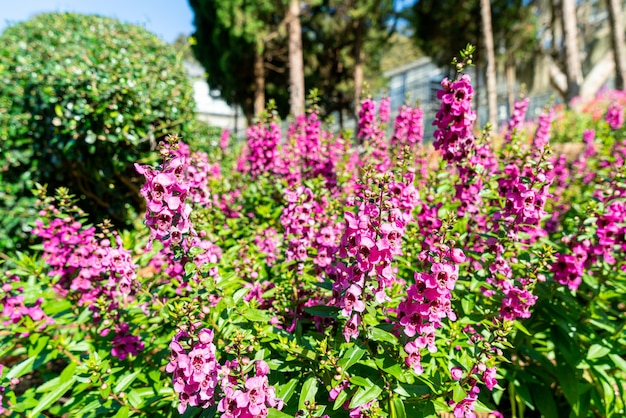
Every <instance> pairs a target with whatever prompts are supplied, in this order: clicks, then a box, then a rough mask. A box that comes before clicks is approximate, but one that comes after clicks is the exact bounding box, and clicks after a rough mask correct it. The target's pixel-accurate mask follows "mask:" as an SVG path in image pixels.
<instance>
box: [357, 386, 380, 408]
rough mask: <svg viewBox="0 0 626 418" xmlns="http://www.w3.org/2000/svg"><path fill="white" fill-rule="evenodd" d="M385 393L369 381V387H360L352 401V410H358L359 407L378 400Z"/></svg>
mask: <svg viewBox="0 0 626 418" xmlns="http://www.w3.org/2000/svg"><path fill="white" fill-rule="evenodd" d="M382 392H383V388H381V387H380V386H378V385H377V384H375V383H373V382H371V381H369V386H367V387H360V388H359V390H357V391H356V393H355V394H354V396H353V397H352V400H351V401H350V406H349V408H350V409H354V408H358V407H359V406H362V405H365V404H366V403H368V402H369V401H373V400H374V399H376V398H378V396H379V395H380V394H381V393H382Z"/></svg>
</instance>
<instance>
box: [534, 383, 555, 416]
mask: <svg viewBox="0 0 626 418" xmlns="http://www.w3.org/2000/svg"><path fill="white" fill-rule="evenodd" d="M530 391H531V392H532V396H533V401H534V404H535V406H536V407H537V409H539V412H541V414H542V415H543V416H544V417H558V416H559V412H558V409H557V407H556V402H554V397H553V396H552V391H551V390H550V388H548V387H545V386H543V385H531V386H530Z"/></svg>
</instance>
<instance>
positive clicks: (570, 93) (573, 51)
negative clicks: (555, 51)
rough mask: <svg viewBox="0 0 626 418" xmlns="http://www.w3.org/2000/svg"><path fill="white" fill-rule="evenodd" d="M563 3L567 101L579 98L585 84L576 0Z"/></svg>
mask: <svg viewBox="0 0 626 418" xmlns="http://www.w3.org/2000/svg"><path fill="white" fill-rule="evenodd" d="M560 1H561V19H562V21H563V50H564V52H565V76H566V77H567V93H566V97H567V100H568V101H569V100H571V99H573V98H574V97H576V96H578V95H579V93H580V87H581V84H582V82H583V70H582V65H581V60H580V52H579V49H578V23H577V22H576V0H560Z"/></svg>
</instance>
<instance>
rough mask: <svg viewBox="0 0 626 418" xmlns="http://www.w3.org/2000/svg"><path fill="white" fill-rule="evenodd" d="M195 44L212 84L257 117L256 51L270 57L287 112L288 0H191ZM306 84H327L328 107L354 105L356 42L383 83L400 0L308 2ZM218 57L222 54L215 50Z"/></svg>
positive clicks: (273, 82)
mask: <svg viewBox="0 0 626 418" xmlns="http://www.w3.org/2000/svg"><path fill="white" fill-rule="evenodd" d="M189 3H190V5H191V7H192V9H193V10H194V22H195V26H196V31H195V33H194V38H195V40H196V42H197V43H196V44H195V45H194V46H193V51H194V54H195V56H196V57H197V59H198V60H199V61H200V62H201V63H202V65H203V66H204V67H205V68H206V70H207V72H208V83H209V85H210V86H211V88H213V89H215V90H218V91H220V93H221V95H222V97H223V98H224V99H225V100H226V101H227V102H228V103H230V104H239V105H242V106H243V108H244V112H245V113H246V115H247V116H248V118H249V119H250V120H251V119H252V116H253V97H254V91H255V84H254V83H255V80H254V71H253V68H254V65H253V64H254V54H253V53H251V51H255V50H256V51H259V52H261V53H262V54H263V56H264V60H265V69H266V71H265V74H266V91H267V95H268V97H272V98H273V99H274V100H275V103H276V106H277V110H278V112H279V114H280V115H281V116H283V117H284V116H286V115H287V113H288V111H289V106H288V97H289V95H288V92H287V88H286V86H287V85H288V83H287V80H288V74H289V73H288V68H287V33H286V30H285V29H284V25H285V23H286V22H285V13H286V9H287V5H288V3H289V2H288V1H280V0H266V1H262V2H253V3H250V2H242V1H240V0H234V1H209V0H190V2H189ZM302 3H303V7H302V15H301V17H300V19H301V25H302V31H303V35H302V38H303V39H302V44H303V55H304V61H305V63H306V66H305V71H306V74H305V84H306V85H307V86H316V88H317V89H318V90H319V91H320V93H321V94H320V102H319V105H320V108H321V111H322V112H323V114H330V113H332V112H334V111H345V110H350V109H352V108H353V101H354V80H353V77H354V61H355V60H354V47H355V42H356V41H357V39H359V40H360V42H362V43H363V50H364V52H365V57H366V59H365V60H364V62H363V64H364V65H365V75H366V78H367V79H368V80H369V81H370V84H372V81H373V82H374V84H375V87H377V86H378V85H380V80H381V77H380V62H381V58H382V52H383V51H384V50H385V48H386V47H387V46H388V45H389V35H390V34H391V33H393V31H394V26H393V25H394V22H395V18H394V16H395V12H394V9H393V1H387V0H385V1H382V2H379V1H373V2H363V1H360V2H357V1H319V0H312V1H305V2H302ZM216 56H219V57H220V58H219V59H216V58H215V57H216Z"/></svg>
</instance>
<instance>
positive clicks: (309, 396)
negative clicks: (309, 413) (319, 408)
mask: <svg viewBox="0 0 626 418" xmlns="http://www.w3.org/2000/svg"><path fill="white" fill-rule="evenodd" d="M316 394H317V378H316V377H314V376H313V377H309V378H308V379H307V380H306V381H305V382H304V384H303V385H302V393H300V399H299V401H298V409H306V405H305V404H306V403H307V401H308V402H311V401H313V400H315V395H316Z"/></svg>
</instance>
